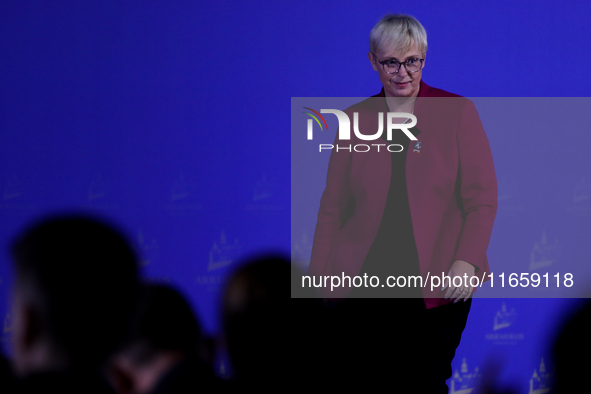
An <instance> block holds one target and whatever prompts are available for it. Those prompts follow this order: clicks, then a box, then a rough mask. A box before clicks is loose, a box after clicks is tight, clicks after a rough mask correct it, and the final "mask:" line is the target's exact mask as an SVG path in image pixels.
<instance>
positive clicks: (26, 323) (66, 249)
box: [11, 215, 138, 393]
mask: <svg viewBox="0 0 591 394" xmlns="http://www.w3.org/2000/svg"><path fill="white" fill-rule="evenodd" d="M11 254H12V260H13V262H14V279H13V286H12V303H13V310H14V337H13V348H14V349H13V359H12V366H13V369H14V372H15V375H16V376H17V378H18V382H17V386H16V389H15V390H16V392H18V393H37V392H59V393H74V392H76V393H78V392H86V393H112V392H114V391H113V389H112V388H111V386H110V385H109V384H108V383H107V381H106V379H105V375H104V372H105V367H106V361H107V359H108V357H109V356H110V354H111V352H112V351H113V350H114V349H115V347H116V346H118V344H119V343H120V341H121V340H122V339H123V336H124V334H125V328H126V327H127V319H128V316H130V314H131V312H132V311H133V310H134V308H135V304H136V302H137V297H138V264H137V259H136V256H135V254H134V253H133V250H132V249H131V247H130V245H129V244H128V243H127V242H126V240H125V238H124V237H123V236H122V235H121V234H120V233H119V232H118V231H117V230H115V229H114V228H113V227H111V226H110V225H108V224H105V223H103V222H101V221H98V220H96V219H93V218H90V217H86V216H80V215H68V216H55V217H50V218H46V219H44V220H41V221H39V222H36V223H34V224H33V225H31V226H30V227H28V228H26V229H25V230H24V231H23V232H22V233H21V234H19V235H18V236H17V237H16V239H15V240H14V242H13V243H12V245H11Z"/></svg>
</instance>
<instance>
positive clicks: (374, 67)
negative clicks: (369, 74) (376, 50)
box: [367, 51, 378, 71]
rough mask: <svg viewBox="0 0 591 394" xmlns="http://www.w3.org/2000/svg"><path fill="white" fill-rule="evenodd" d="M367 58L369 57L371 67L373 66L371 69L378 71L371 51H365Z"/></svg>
mask: <svg viewBox="0 0 591 394" xmlns="http://www.w3.org/2000/svg"><path fill="white" fill-rule="evenodd" d="M367 58H368V59H369V62H370V63H371V67H372V68H373V70H374V71H378V67H377V65H376V62H375V57H374V55H373V53H371V51H370V52H367Z"/></svg>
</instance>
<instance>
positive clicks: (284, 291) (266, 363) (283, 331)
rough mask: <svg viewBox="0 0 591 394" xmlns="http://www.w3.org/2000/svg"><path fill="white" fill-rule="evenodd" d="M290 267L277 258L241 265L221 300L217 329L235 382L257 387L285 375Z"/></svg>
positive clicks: (287, 261) (250, 260)
mask: <svg viewBox="0 0 591 394" xmlns="http://www.w3.org/2000/svg"><path fill="white" fill-rule="evenodd" d="M290 273H291V267H290V262H289V260H288V259H286V258H285V257H283V256H275V255H273V256H260V257H255V258H252V259H249V260H247V261H245V262H244V263H243V264H241V266H240V267H239V268H238V269H237V270H236V271H235V272H234V273H233V274H232V275H231V277H230V279H229V281H228V283H227V286H226V288H225V290H224V294H223V300H222V325H223V330H224V340H225V342H226V347H227V351H228V356H229V357H230V361H231V363H232V367H233V369H234V373H235V375H236V379H237V380H238V381H241V382H254V383H257V384H258V383H262V382H269V380H271V379H272V378H276V379H280V377H281V376H282V374H285V373H286V372H287V370H289V369H290V367H289V364H287V363H288V362H289V357H290V354H289V353H290V351H289V343H288V342H289V337H290V335H289V332H290V330H291V328H290V327H289V322H288V315H289V306H290V295H289V294H290V288H289V283H290V282H289V278H290Z"/></svg>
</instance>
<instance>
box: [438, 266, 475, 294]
mask: <svg viewBox="0 0 591 394" xmlns="http://www.w3.org/2000/svg"><path fill="white" fill-rule="evenodd" d="M474 270H475V269H474V266H473V265H472V264H470V263H468V262H467V261H464V260H456V261H454V263H453V264H452V266H451V268H450V269H449V273H448V274H447V275H448V276H449V277H450V278H451V284H450V283H447V282H446V283H445V286H443V287H442V288H441V291H443V290H445V289H446V288H447V291H446V292H445V299H446V300H447V299H452V300H454V303H456V302H458V301H460V300H464V301H467V300H468V298H470V296H472V293H473V292H474V288H473V287H472V286H470V278H472V277H473V276H474ZM464 275H466V276H464ZM456 276H459V277H461V278H462V284H461V285H460V286H459V287H455V286H454V284H453V279H454V277H456ZM456 283H457V280H456ZM448 285H449V286H448ZM466 285H467V286H466Z"/></svg>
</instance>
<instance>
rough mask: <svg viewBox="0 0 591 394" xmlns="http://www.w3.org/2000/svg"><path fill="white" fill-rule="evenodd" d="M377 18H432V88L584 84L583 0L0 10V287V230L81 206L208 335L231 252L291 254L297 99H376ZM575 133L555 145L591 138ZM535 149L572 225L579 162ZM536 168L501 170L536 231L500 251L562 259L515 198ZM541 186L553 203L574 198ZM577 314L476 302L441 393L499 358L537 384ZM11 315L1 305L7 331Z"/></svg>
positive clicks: (511, 377)
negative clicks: (550, 157)
mask: <svg viewBox="0 0 591 394" xmlns="http://www.w3.org/2000/svg"><path fill="white" fill-rule="evenodd" d="M388 12H395V13H396V12H402V13H408V14H411V15H414V16H415V17H417V18H418V19H419V20H420V21H421V23H422V24H423V25H424V26H425V28H426V29H427V33H428V38H429V50H428V53H427V60H426V63H425V64H426V65H425V69H424V71H423V79H424V80H425V82H427V83H428V84H429V85H431V86H434V87H438V88H442V89H446V90H449V91H451V92H454V93H458V94H461V95H463V96H468V97H470V96H472V97H487V96H490V97H507V96H509V97H584V96H587V95H589V93H588V92H589V88H590V87H591V77H590V76H589V71H588V70H589V69H590V66H591V55H590V54H589V53H588V51H585V47H584V46H585V43H586V42H587V41H588V40H589V38H590V37H591V34H590V33H591V27H590V24H589V23H588V16H589V15H590V12H591V4H589V3H585V2H570V3H566V4H564V3H562V4H558V3H557V2H554V1H539V2H535V3H534V2H529V1H490V2H472V3H468V2H460V1H452V2H438V1H422V0H417V1H413V2H406V3H400V4H398V5H397V4H395V3H393V2H385V1H371V2H368V1H363V2H362V1H349V2H347V3H346V4H343V2H337V1H329V2H316V1H297V2H293V1H284V2H271V1H269V2H257V3H252V2H237V1H219V2H205V1H202V2H189V1H186V2H182V1H177V2H164V1H162V2H155V1H142V2H139V1H138V2H126V3H125V4H120V3H119V2H115V1H85V2H75V1H71V2H61V3H60V4H54V3H53V2H44V1H18V2H17V1H5V2H2V3H0V92H1V93H0V94H1V97H2V105H1V106H0V135H1V136H2V139H1V144H0V187H1V188H2V190H1V193H2V195H1V196H0V240H1V241H2V242H1V244H2V248H3V249H2V253H1V254H0V258H1V261H2V264H1V265H0V295H1V296H2V297H4V298H6V296H7V295H8V290H9V288H8V287H9V278H10V272H9V264H8V258H7V254H6V248H5V247H6V242H7V241H8V239H9V238H10V237H11V236H12V235H13V234H14V233H15V232H16V231H17V230H18V229H20V228H21V227H22V226H23V225H24V224H25V223H26V222H28V221H29V220H31V219H32V218H35V217H37V216H39V215H41V214H44V213H47V212H53V211H55V210H62V209H83V210H88V211H91V212H96V213H98V214H101V215H105V216H106V217H108V218H111V219H113V220H115V221H117V222H118V223H120V224H121V226H122V227H123V228H124V229H125V230H126V231H127V234H128V235H129V237H130V238H131V239H132V240H133V242H134V244H135V246H136V248H137V249H138V251H139V252H140V253H141V255H142V256H143V257H142V259H143V264H142V265H143V268H144V272H145V275H146V276H148V277H150V278H153V279H156V280H162V281H166V282H171V283H174V284H176V285H178V286H179V287H180V288H181V289H182V290H183V291H184V293H185V294H186V295H187V296H188V297H189V298H190V300H191V302H192V303H193V305H194V307H195V310H196V311H197V313H198V314H199V317H200V318H201V320H202V321H203V324H204V326H205V328H206V329H207V330H208V331H209V332H212V333H213V332H215V331H216V330H217V327H218V316H217V313H218V308H217V304H218V296H219V290H220V288H221V286H223V283H224V280H225V278H226V277H227V274H228V272H229V271H230V270H231V269H232V266H233V265H234V264H236V261H237V259H239V258H240V257H242V256H244V255H247V254H250V253H252V252H256V251H259V250H261V249H267V248H272V249H275V250H282V251H285V252H286V253H289V251H290V248H291V245H290V243H291V241H290V239H291V237H290V150H289V146H290V99H291V97H300V96H302V97H313V96H327V97H330V96H343V97H365V96H370V95H373V94H375V93H377V92H378V91H379V89H380V84H379V80H378V78H377V76H376V75H375V73H374V71H373V70H372V69H371V67H370V65H369V62H368V60H367V52H368V36H369V31H370V30H371V28H372V27H373V25H374V24H375V23H376V22H377V21H378V19H379V18H380V17H381V16H383V15H384V14H385V13H388ZM565 133H566V132H565ZM577 138H578V139H577V140H576V141H571V140H569V138H568V137H567V135H566V134H565V136H564V137H561V136H560V135H558V134H557V135H556V137H555V138H554V139H552V142H553V143H556V145H557V146H560V147H562V148H563V149H566V148H568V145H569V144H575V145H577V146H585V145H588V144H589V142H591V137H580V134H578V137H577ZM543 141H544V144H547V143H548V139H544V140H543ZM529 143H530V144H531V145H532V148H531V149H528V150H527V154H526V155H524V156H523V157H522V159H523V162H524V163H528V162H530V163H534V162H535V163H540V164H539V168H538V167H536V168H534V169H532V171H534V172H535V173H536V176H538V177H542V178H543V177H544V176H545V175H546V173H548V174H551V173H552V171H563V173H562V174H561V175H562V176H563V180H564V185H566V186H564V187H566V188H568V190H565V195H568V196H570V197H568V198H571V199H572V200H570V203H571V204H575V205H576V204H578V205H576V206H575V207H574V208H573V209H572V210H571V213H572V212H575V213H576V214H572V215H570V216H568V217H567V218H566V219H564V220H563V221H562V222H561V226H564V227H566V228H569V226H574V227H575V228H577V229H580V231H583V233H582V234H583V235H584V234H585V233H584V231H588V229H589V223H590V218H591V214H590V212H591V207H590V205H589V204H590V203H591V190H590V186H589V181H590V179H589V175H590V173H589V169H588V167H579V168H570V169H560V168H559V169H556V167H554V166H551V165H544V164H543V161H541V160H540V157H539V156H536V153H535V152H536V151H537V150H536V146H537V145H536V143H537V140H536V138H535V137H534V138H532V139H531V141H529ZM540 144H541V143H540ZM539 148H540V149H547V146H546V145H543V146H542V145H540V146H539ZM494 153H495V152H494V150H493V155H494ZM528 155H531V157H529V156H528ZM582 163H583V164H585V163H586V162H582ZM531 175H532V174H531V173H530V172H523V171H522V172H517V173H516V174H515V176H514V177H512V178H509V179H505V180H503V179H499V187H500V189H499V199H500V205H499V218H498V219H497V220H511V221H515V223H517V224H522V225H523V226H526V227H527V224H531V226H530V227H532V230H531V231H529V232H527V231H525V232H517V233H515V234H513V235H512V237H513V239H514V237H517V240H518V241H522V242H517V241H516V242H514V243H511V245H518V244H521V245H527V250H525V251H524V250H523V249H518V246H515V247H514V248H515V249H514V250H505V251H504V253H506V254H507V255H511V254H512V253H513V254H515V255H517V254H522V255H524V256H525V257H524V258H525V259H527V260H528V261H529V259H530V254H531V256H533V257H531V259H532V261H534V260H535V261H538V262H540V261H542V262H543V261H558V260H560V258H565V256H567V255H566V254H565V253H564V249H563V250H562V252H561V251H560V248H559V247H558V246H559V245H560V243H561V242H563V241H564V240H561V239H560V233H559V231H557V230H555V228H554V227H553V223H554V222H553V221H551V220H547V221H544V220H539V218H536V217H532V215H531V214H530V212H529V211H527V208H528V207H527V206H524V204H523V203H521V202H520V201H522V200H520V198H519V195H518V191H519V185H521V184H522V183H523V182H527V181H528V179H529V177H531ZM522 177H523V178H522ZM525 177H528V178H527V179H526V178H525ZM549 186H550V187H552V185H549ZM573 196H574V197H573ZM539 197H540V199H541V200H542V201H544V202H545V204H547V205H548V206H551V207H552V206H555V204H562V205H561V206H566V204H567V203H568V201H567V202H565V201H560V202H557V201H555V200H554V199H553V198H554V197H552V198H549V199H545V197H544V194H543V192H541V194H540V196H539ZM503 199H504V200H503ZM503 201H505V202H504V203H503ZM503 204H504V205H503ZM520 204H521V205H520ZM503 206H507V207H508V208H507V211H505V212H506V213H505V214H504V213H502V212H503V211H502V209H503ZM503 215H505V216H503ZM524 221H525V222H526V223H523V222H524ZM517 227H519V226H517ZM583 235H581V237H580V238H578V239H577V240H575V242H580V243H581V244H582V243H583V241H584V239H585V238H586V237H585V236H583ZM493 236H501V235H496V234H494V235H493ZM520 237H521V238H520ZM571 241H572V240H571ZM557 245H558V246H557ZM511 247H513V246H511ZM536 253H538V255H539V253H543V254H544V256H545V257H541V259H542V260H539V256H538V255H536V256H538V257H535V256H534V255H535V254H536ZM561 253H562V254H561ZM561 256H562V257H561ZM536 259H538V260H536ZM535 261H534V262H535ZM491 265H494V261H491ZM572 306H573V302H571V301H569V300H523V299H521V300H520V299H507V300H503V299H492V300H481V302H480V306H479V307H478V308H477V307H476V303H475V306H474V308H473V312H472V313H471V316H470V320H469V322H468V327H467V329H466V332H465V336H464V340H463V343H462V344H461V345H460V348H459V349H458V353H457V357H456V360H455V361H454V371H457V377H456V379H455V381H454V391H459V390H460V388H461V387H464V389H467V390H469V388H470V387H472V386H473V382H474V380H475V378H474V376H475V375H478V372H477V371H476V370H477V369H478V370H479V371H481V370H482V368H483V367H484V365H485V361H484V360H485V359H486V358H487V357H489V356H490V355H493V354H495V355H498V357H499V358H500V359H504V360H505V361H507V363H508V367H507V368H505V370H504V371H505V372H504V374H505V375H503V376H504V379H505V380H506V381H507V382H515V383H516V385H517V386H518V387H519V388H520V389H521V390H522V392H528V391H529V390H530V384H531V385H532V387H533V388H534V389H535V388H538V387H540V388H543V384H544V382H543V379H544V376H546V375H547V374H548V373H550V372H551V368H552V366H551V365H550V364H551V362H550V360H548V351H547V348H546V346H545V344H546V343H547V341H548V339H549V338H550V337H551V335H552V333H553V330H554V327H555V325H556V322H557V321H559V320H560V319H559V317H560V316H561V315H562V313H564V312H565V310H567V309H568V308H571V307H572ZM10 319H11V316H10V313H9V310H8V308H7V307H6V306H5V304H3V305H2V307H1V309H0V322H2V323H3V332H2V339H3V342H6V341H7V338H8V336H9V333H10V324H11V320H10ZM542 359H544V364H545V365H544V366H541V365H540V364H541V361H542ZM464 360H465V363H463V361H464ZM544 367H545V368H544ZM475 371H476V373H475ZM534 371H535V373H536V375H535V376H534Z"/></svg>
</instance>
